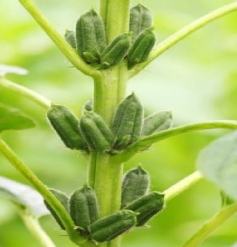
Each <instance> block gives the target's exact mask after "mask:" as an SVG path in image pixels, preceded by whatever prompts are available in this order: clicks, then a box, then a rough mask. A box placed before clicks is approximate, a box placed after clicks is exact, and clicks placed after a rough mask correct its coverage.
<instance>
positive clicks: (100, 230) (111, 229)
mask: <svg viewBox="0 0 237 247" xmlns="http://www.w3.org/2000/svg"><path fill="white" fill-rule="evenodd" d="M136 223H137V221H136V214H135V213H134V212H132V211H130V210H121V211H118V212H116V213H114V214H112V215H110V216H108V217H105V218H102V219H100V220H98V221H96V222H95V223H93V224H92V225H90V226H89V231H90V233H91V238H92V239H93V240H95V241H97V242H105V241H110V240H112V239H114V238H116V237H118V236H119V235H121V234H122V233H124V232H126V231H128V230H129V229H131V228H132V227H133V226H135V225H136Z"/></svg>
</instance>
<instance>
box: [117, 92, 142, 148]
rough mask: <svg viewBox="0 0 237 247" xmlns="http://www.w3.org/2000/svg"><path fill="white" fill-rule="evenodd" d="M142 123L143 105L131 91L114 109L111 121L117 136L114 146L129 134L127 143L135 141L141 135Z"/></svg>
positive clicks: (118, 144)
mask: <svg viewBox="0 0 237 247" xmlns="http://www.w3.org/2000/svg"><path fill="white" fill-rule="evenodd" d="M142 123H143V106H142V105H141V103H140V101H139V99H138V98H137V97H136V95H135V94H134V93H133V94H131V95H130V96H128V97H127V98H126V99H125V100H124V101H123V102H122V103H121V104H120V105H119V106H118V109H117V111H116V114H115V117H114V120H113V123H112V131H113V133H114V134H115V136H116V137H117V141H116V144H115V146H116V147H119V146H120V143H123V141H124V140H123V138H124V137H126V136H131V138H130V141H129V143H132V142H134V141H136V140H137V139H138V138H139V137H140V135H141V128H142Z"/></svg>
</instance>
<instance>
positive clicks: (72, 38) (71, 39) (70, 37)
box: [64, 30, 76, 49]
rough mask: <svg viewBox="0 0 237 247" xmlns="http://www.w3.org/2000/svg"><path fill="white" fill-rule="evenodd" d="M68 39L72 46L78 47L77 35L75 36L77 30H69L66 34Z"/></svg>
mask: <svg viewBox="0 0 237 247" xmlns="http://www.w3.org/2000/svg"><path fill="white" fill-rule="evenodd" d="M64 37H65V39H66V41H67V42H68V43H69V45H71V47H72V48H74V49H76V37H75V32H74V31H70V30H67V31H66V33H65V35H64Z"/></svg>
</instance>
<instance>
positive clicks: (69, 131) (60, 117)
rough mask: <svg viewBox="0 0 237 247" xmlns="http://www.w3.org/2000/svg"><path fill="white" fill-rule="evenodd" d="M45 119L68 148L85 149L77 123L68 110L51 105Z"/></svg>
mask: <svg viewBox="0 0 237 247" xmlns="http://www.w3.org/2000/svg"><path fill="white" fill-rule="evenodd" d="M47 117H48V119H49V121H50V123H51V125H52V126H53V128H54V129H55V131H56V132H57V133H58V135H59V136H60V138H61V139H62V141H63V142H64V144H65V145H66V146H67V147H68V148H70V149H78V150H86V149H87V148H86V143H85V142H84V140H83V138H82V135H81V132H80V129H79V121H78V120H77V118H76V117H75V116H74V114H73V113H72V112H71V111H69V110H68V108H66V107H65V106H61V105H53V106H52V107H51V108H50V110H49V111H48V113H47Z"/></svg>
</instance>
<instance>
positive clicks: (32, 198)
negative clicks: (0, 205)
mask: <svg viewBox="0 0 237 247" xmlns="http://www.w3.org/2000/svg"><path fill="white" fill-rule="evenodd" d="M0 196H2V197H4V198H7V199H9V200H11V201H13V202H14V203H16V204H17V205H20V206H23V207H25V208H28V209H30V211H31V212H32V214H33V215H35V216H36V217H41V216H44V215H47V214H49V211H48V210H47V208H46V207H45V205H44V201H43V197H42V196H41V195H40V194H39V193H38V192H37V191H36V190H34V189H32V188H31V187H29V186H27V185H24V184H21V183H18V182H15V181H12V180H10V179H7V178H4V177H0Z"/></svg>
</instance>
